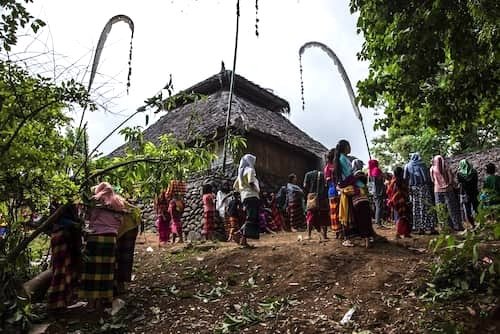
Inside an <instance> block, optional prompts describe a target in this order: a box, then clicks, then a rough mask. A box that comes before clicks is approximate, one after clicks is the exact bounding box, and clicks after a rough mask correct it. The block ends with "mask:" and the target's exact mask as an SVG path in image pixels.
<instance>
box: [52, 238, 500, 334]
mask: <svg viewBox="0 0 500 334" xmlns="http://www.w3.org/2000/svg"><path fill="white" fill-rule="evenodd" d="M379 233H381V234H382V235H384V236H386V237H387V238H388V239H389V241H388V242H380V243H376V244H375V245H374V246H373V247H372V248H369V249H365V248H363V247H361V246H360V242H359V241H358V244H359V245H358V246H357V247H353V248H346V247H343V246H342V245H341V244H340V242H339V241H337V240H330V241H328V242H325V243H319V242H318V239H317V238H318V237H317V235H316V236H315V239H313V240H311V241H301V240H300V239H301V237H304V236H305V234H304V233H281V234H278V235H276V236H271V235H265V236H263V237H262V238H261V240H259V241H257V242H254V245H255V246H256V248H255V249H240V248H239V247H237V246H235V245H234V244H230V243H205V244H198V245H194V246H192V247H188V246H186V245H184V246H181V245H179V246H174V247H170V248H163V249H159V248H158V247H157V245H156V241H155V239H154V238H155V236H154V235H148V236H147V241H146V242H144V243H142V244H139V245H138V246H137V249H136V251H137V254H136V264H135V266H136V271H135V278H134V281H133V282H132V283H131V284H130V290H129V294H128V295H127V296H126V297H124V299H125V301H126V303H127V304H126V306H125V309H124V310H122V311H121V312H120V313H119V314H118V316H115V317H114V318H105V319H104V320H103V322H101V323H100V324H99V323H98V324H97V325H96V322H97V319H98V318H100V317H97V318H96V317H95V316H91V315H85V316H84V317H83V319H82V314H81V310H80V311H78V310H75V311H73V313H70V314H68V315H67V316H66V317H65V318H64V320H60V321H59V329H60V330H61V332H69V333H89V332H95V330H96V328H98V329H99V328H100V329H101V330H103V331H104V330H111V329H113V328H115V329H116V331H115V332H116V333H124V332H130V333H200V334H201V333H213V332H214V329H215V328H217V327H220V326H221V325H222V324H223V321H224V319H226V324H227V325H229V323H230V320H227V319H228V317H227V316H226V314H229V315H232V316H238V315H240V316H241V315H242V314H243V315H244V316H246V318H247V320H249V319H250V320H254V321H253V323H254V324H252V325H242V326H241V327H239V329H237V330H236V332H243V331H244V332H245V333H304V334H305V333H353V332H357V333H360V332H361V333H423V332H431V331H432V328H433V327H436V328H437V327H439V326H438V325H439V324H441V323H444V324H446V323H447V322H449V321H451V320H453V317H462V316H463V317H465V318H467V317H468V318H471V315H470V314H468V313H467V310H466V309H465V308H464V307H462V306H460V307H458V306H457V307H455V306H453V305H448V306H447V307H444V308H443V309H442V310H439V309H438V308H437V307H436V306H435V305H426V304H424V303H423V302H422V301H420V300H419V299H418V298H417V297H416V296H415V292H414V291H415V290H416V289H417V288H418V287H420V286H421V285H422V283H423V278H424V277H425V276H426V275H427V274H428V272H427V271H426V270H427V269H426V268H428V262H429V261H430V255H429V254H428V253H427V252H426V251H425V248H426V246H427V244H428V241H429V237H427V236H418V237H415V238H413V239H405V240H391V239H392V235H393V233H394V232H393V231H392V230H389V231H382V232H379ZM141 240H144V237H140V238H139V241H141ZM148 247H151V248H153V252H148V251H147V248H148ZM266 301H267V304H266V305H264V306H262V305H259V303H265V302H266ZM270 301H274V303H270ZM245 304H246V306H245ZM352 306H355V307H356V310H355V312H354V314H353V316H352V321H350V322H349V323H348V324H346V325H341V324H340V320H341V319H342V317H343V316H344V314H345V313H346V312H347V311H348V310H349V309H350V308H351V307H352ZM239 320H242V318H241V317H240V318H239ZM462 320H463V319H462ZM249 322H251V321H249ZM477 322H479V320H478V321H477ZM433 323H434V324H433ZM474 326H475V325H474ZM474 326H473V328H476V329H478V328H479V327H477V326H476V327H474ZM491 326H493V325H491ZM491 326H490V327H491ZM483 327H484V326H483ZM471 328H472V327H471ZM498 328H500V327H498ZM490 329H493V331H492V332H494V330H495V328H494V327H491V328H490ZM63 330H64V331H63ZM77 330H79V332H78V331H77ZM482 330H485V331H486V329H485V328H483V329H481V331H482ZM363 331H365V332H363ZM367 331H369V332H367ZM481 331H480V332H481ZM54 332H59V331H57V330H56V331H54ZM108 332H110V331H108ZM474 332H477V331H475V330H474Z"/></svg>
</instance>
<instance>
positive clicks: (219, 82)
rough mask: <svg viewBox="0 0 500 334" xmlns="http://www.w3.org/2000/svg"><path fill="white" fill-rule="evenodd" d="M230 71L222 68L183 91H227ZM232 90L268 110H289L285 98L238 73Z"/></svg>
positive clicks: (209, 93) (198, 92)
mask: <svg viewBox="0 0 500 334" xmlns="http://www.w3.org/2000/svg"><path fill="white" fill-rule="evenodd" d="M231 73H232V71H230V70H226V69H224V68H222V70H221V71H220V72H219V73H217V74H215V75H213V76H211V77H209V78H208V79H206V80H203V81H202V82H199V83H197V84H196V85H194V86H191V87H189V88H187V89H185V90H184V91H183V92H184V93H197V94H203V95H211V94H213V93H215V92H217V91H221V90H222V91H229V87H230V85H231ZM233 92H234V94H235V95H238V96H241V97H243V98H245V99H247V100H248V101H250V102H252V103H253V104H256V105H258V106H261V107H264V108H267V109H269V110H272V111H275V112H283V113H289V112H290V105H289V103H288V102H287V101H286V100H284V99H282V98H281V97H279V96H277V95H275V94H273V93H272V92H270V91H269V90H267V89H265V88H262V87H260V86H259V85H257V84H255V83H253V82H251V81H250V80H247V79H245V78H244V77H242V76H240V75H238V74H235V75H234V89H233Z"/></svg>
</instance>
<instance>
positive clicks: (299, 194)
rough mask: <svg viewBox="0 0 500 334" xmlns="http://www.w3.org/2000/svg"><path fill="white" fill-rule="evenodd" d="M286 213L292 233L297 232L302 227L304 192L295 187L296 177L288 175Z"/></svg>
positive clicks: (303, 220) (303, 219)
mask: <svg viewBox="0 0 500 334" xmlns="http://www.w3.org/2000/svg"><path fill="white" fill-rule="evenodd" d="M286 203H287V206H286V211H287V218H288V222H289V223H288V225H289V226H290V230H291V231H292V232H297V230H298V229H300V228H302V227H303V226H304V222H305V215H304V192H303V191H302V188H300V187H299V186H298V185H297V175H295V174H293V173H292V174H290V175H288V183H287V185H286Z"/></svg>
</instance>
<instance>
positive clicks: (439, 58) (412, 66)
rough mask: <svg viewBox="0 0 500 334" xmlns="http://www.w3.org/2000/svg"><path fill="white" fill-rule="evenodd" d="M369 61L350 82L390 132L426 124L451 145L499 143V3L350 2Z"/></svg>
mask: <svg viewBox="0 0 500 334" xmlns="http://www.w3.org/2000/svg"><path fill="white" fill-rule="evenodd" d="M350 6H351V11H352V12H358V13H359V18H358V23H357V26H358V32H360V33H362V34H363V36H364V38H365V42H364V44H363V47H362V50H361V51H360V52H359V54H358V57H359V59H360V60H366V61H369V62H370V67H369V74H368V78H366V79H365V80H363V81H361V82H359V83H358V91H359V97H358V98H359V100H360V102H361V104H362V105H364V106H366V107H380V108H383V109H384V114H385V117H384V118H382V119H379V120H378V121H377V123H376V127H377V128H379V129H382V130H387V129H395V130H398V132H397V133H396V137H400V136H404V135H412V134H414V133H415V132H416V133H417V134H418V133H419V131H422V130H424V129H427V128H431V129H434V130H436V131H438V132H439V133H442V134H444V135H446V136H447V137H449V139H450V140H451V142H452V143H456V144H457V148H458V149H459V150H464V149H469V148H476V147H484V146H488V145H496V144H498V142H499V133H498V129H499V128H500V106H499V96H500V94H499V91H498V82H499V80H500V71H499V70H498V69H499V68H500V57H499V48H500V38H499V29H498V25H499V19H498V18H499V17H500V3H499V2H498V1H496V0H479V1H478V0H465V1H453V0H445V1H443V0H431V1H424V2H422V1H419V0H411V1H397V0H389V1H373V0H351V4H350Z"/></svg>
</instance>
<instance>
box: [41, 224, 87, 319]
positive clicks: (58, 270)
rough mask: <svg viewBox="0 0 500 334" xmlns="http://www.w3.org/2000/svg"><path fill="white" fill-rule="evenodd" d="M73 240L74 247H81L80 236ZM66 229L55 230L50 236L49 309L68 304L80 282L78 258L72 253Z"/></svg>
mask: <svg viewBox="0 0 500 334" xmlns="http://www.w3.org/2000/svg"><path fill="white" fill-rule="evenodd" d="M75 239H76V240H72V241H73V243H74V245H73V246H74V247H79V243H78V238H75ZM69 241H70V240H67V238H66V237H65V234H64V230H63V229H60V230H58V231H56V232H53V233H52V235H51V238H50V249H51V267H52V279H51V282H50V287H49V290H48V291H47V300H48V301H47V304H48V305H47V306H48V308H49V309H52V310H53V309H59V308H65V307H66V306H68V305H69V304H70V303H71V302H72V299H73V297H74V293H75V292H76V291H75V288H76V285H77V282H78V258H77V257H76V256H75V255H74V252H73V254H72V251H71V245H70V244H68V242H69Z"/></svg>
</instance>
